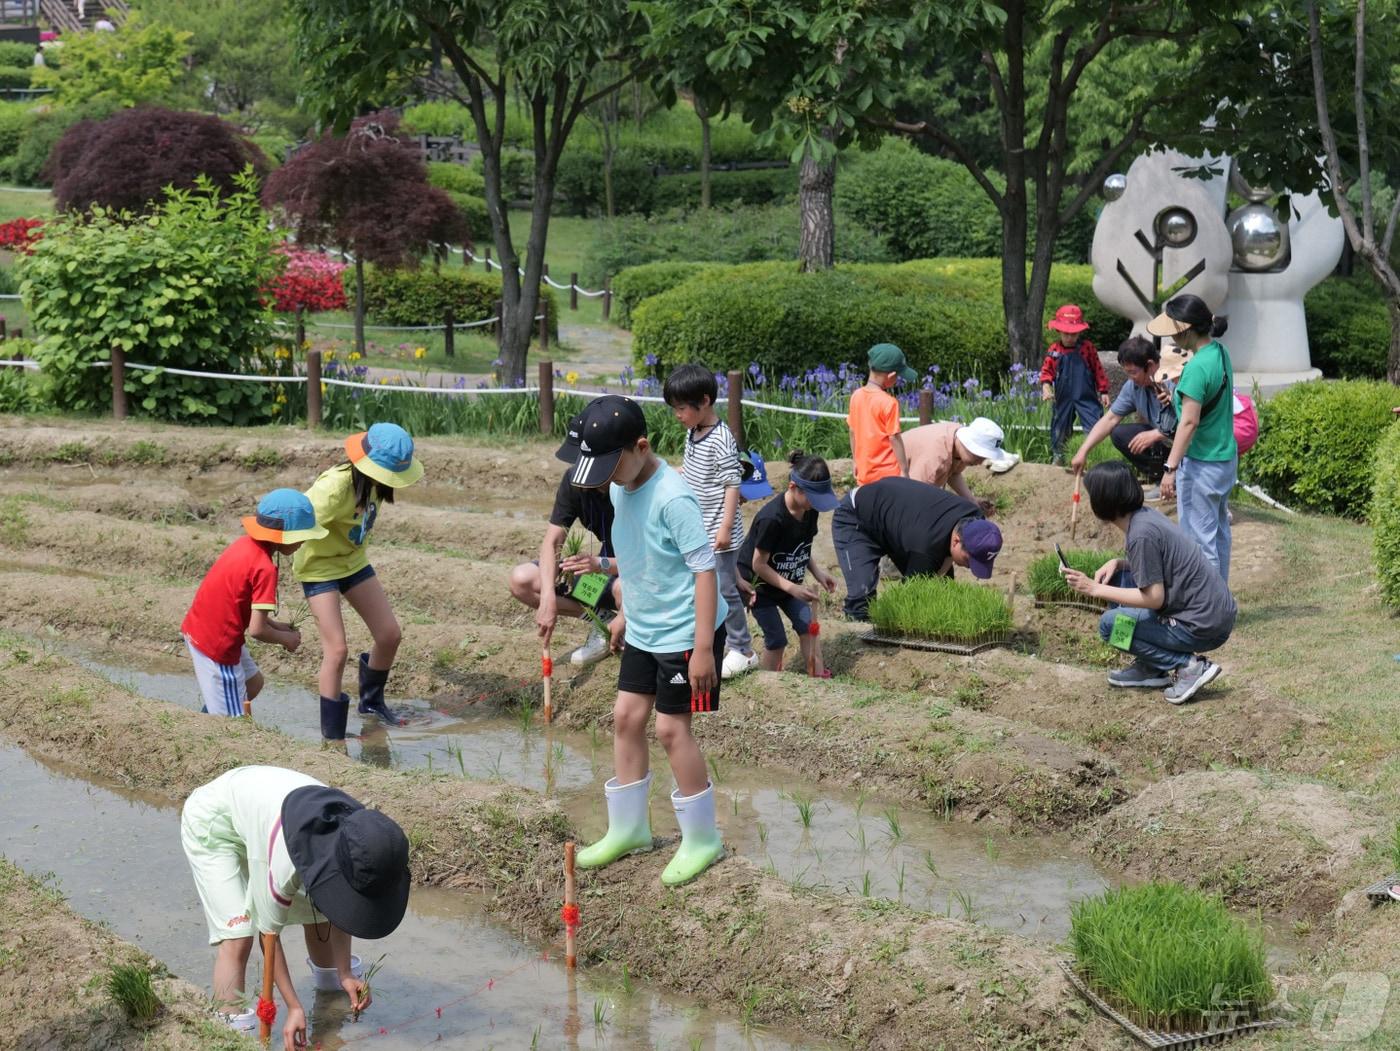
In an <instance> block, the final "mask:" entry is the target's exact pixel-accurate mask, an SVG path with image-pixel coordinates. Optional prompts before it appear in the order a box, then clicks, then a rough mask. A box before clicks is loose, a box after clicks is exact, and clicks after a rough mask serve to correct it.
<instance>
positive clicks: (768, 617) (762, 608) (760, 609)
mask: <svg viewBox="0 0 1400 1051" xmlns="http://www.w3.org/2000/svg"><path fill="white" fill-rule="evenodd" d="M779 610H782V611H783V612H784V613H786V614H787V618H788V622H789V623H790V624H792V630H793V631H795V632H797V634H798V637H799V638H800V637H801V636H803V635H806V634H807V633H808V632H809V631H810V630H811V628H812V607H811V605H810V604H808V603H806V602H803V601H802V600H801V599H800V598H795V597H794V596H792V595H789V594H788V593H787V592H785V591H784V592H779V593H777V594H772V593H770V592H769V591H768V589H767V588H764V589H763V590H762V591H760V592H759V596H758V601H757V602H755V603H754V606H753V619H754V620H756V621H758V626H759V627H760V628H761V629H763V648H764V649H765V650H785V649H787V632H786V631H784V630H783V618H782V617H781V616H779V614H778V611H779Z"/></svg>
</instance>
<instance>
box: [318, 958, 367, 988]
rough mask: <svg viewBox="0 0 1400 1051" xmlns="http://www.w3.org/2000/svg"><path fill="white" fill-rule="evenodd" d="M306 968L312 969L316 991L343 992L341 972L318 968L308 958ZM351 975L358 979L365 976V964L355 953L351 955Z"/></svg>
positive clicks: (330, 968) (333, 969) (328, 968)
mask: <svg viewBox="0 0 1400 1051" xmlns="http://www.w3.org/2000/svg"><path fill="white" fill-rule="evenodd" d="M306 966H308V967H310V968H311V977H312V979H314V980H315V983H316V991H317V992H321V993H338V992H342V991H343V988H344V987H343V986H342V985H341V984H340V972H339V971H337V970H336V969H335V968H334V967H317V966H316V965H315V964H314V963H312V962H311V957H309V956H308V957H307V958H306ZM350 973H351V974H352V975H354V976H355V977H356V978H363V977H364V976H365V968H364V964H363V963H361V962H360V958H359V957H358V956H356V955H355V954H354V953H351V954H350Z"/></svg>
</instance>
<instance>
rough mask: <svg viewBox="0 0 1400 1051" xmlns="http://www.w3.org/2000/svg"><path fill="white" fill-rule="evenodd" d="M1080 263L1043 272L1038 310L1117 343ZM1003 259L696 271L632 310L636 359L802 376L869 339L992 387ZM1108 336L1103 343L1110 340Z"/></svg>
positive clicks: (1120, 324) (999, 366)
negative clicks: (1071, 314)
mask: <svg viewBox="0 0 1400 1051" xmlns="http://www.w3.org/2000/svg"><path fill="white" fill-rule="evenodd" d="M1091 280H1092V271H1091V268H1090V267H1088V266H1079V265H1075V264H1069V263H1062V264H1057V265H1056V267H1055V268H1054V270H1053V271H1052V272H1051V277H1050V295H1051V298H1050V299H1049V300H1048V302H1047V309H1048V310H1053V308H1054V306H1055V305H1057V304H1058V303H1061V302H1077V303H1079V305H1080V306H1081V307H1083V308H1084V312H1085V315H1086V317H1089V318H1090V319H1091V324H1092V325H1093V326H1094V327H1093V329H1092V330H1091V331H1092V332H1093V334H1094V336H1095V339H1096V341H1098V340H1104V342H1105V344H1106V345H1111V346H1116V345H1117V339H1118V337H1119V334H1120V333H1121V334H1122V335H1126V334H1127V331H1128V327H1129V326H1128V323H1127V322H1125V321H1122V320H1121V319H1117V318H1112V317H1111V316H1110V315H1108V314H1107V311H1105V310H1104V309H1103V308H1102V307H1100V306H1099V305H1098V302H1097V301H1096V300H1094V299H1093V298H1092V292H1090V291H1089V288H1088V286H1089V283H1090V282H1091ZM1000 286H1001V279H1000V263H999V262H998V261H997V260H994V259H924V260H917V261H915V262H910V263H903V264H900V265H898V266H838V267H836V268H835V269H833V270H826V271H821V272H819V273H813V274H802V273H798V271H797V267H796V264H794V263H790V262H789V263H759V264H751V265H748V266H737V267H714V268H710V269H706V270H704V271H701V272H700V273H697V274H695V275H694V276H693V277H691V278H689V279H688V280H686V281H685V282H683V283H682V284H680V285H678V286H676V287H675V288H672V289H670V290H669V291H666V292H662V293H660V294H657V295H655V296H653V297H651V298H649V299H647V300H645V301H644V302H642V303H641V304H640V305H639V306H637V307H636V308H635V309H634V310H633V311H632V315H631V320H632V330H633V334H634V336H635V339H634V340H633V344H632V347H633V354H634V356H635V358H636V361H637V363H638V364H643V363H646V362H648V361H649V360H651V358H655V359H656V361H658V362H659V363H660V367H661V369H662V371H664V370H665V369H666V368H669V367H671V366H673V365H676V364H678V363H681V362H685V361H703V362H705V363H706V364H707V365H709V366H710V367H711V368H713V369H715V370H716V371H721V370H724V369H734V368H747V367H748V366H749V363H750V362H757V363H759V364H760V365H761V366H763V367H764V368H766V369H768V370H769V371H770V372H789V373H793V374H800V373H801V372H803V371H805V370H806V369H809V368H815V367H817V366H818V365H826V366H830V365H831V364H832V363H834V362H843V361H859V360H861V359H863V358H864V356H865V352H866V350H868V349H869V347H870V346H871V344H874V343H880V342H885V341H888V342H892V343H896V344H898V345H899V346H900V347H901V348H903V350H904V352H905V355H906V356H907V357H908V358H909V361H910V364H912V365H913V366H914V368H915V369H917V370H920V371H922V370H923V368H925V367H926V366H929V365H937V366H938V367H939V368H940V370H941V374H942V376H943V377H945V378H947V377H957V378H965V377H969V376H976V377H980V378H981V379H982V380H983V381H984V382H986V383H988V384H989V385H990V386H992V387H996V386H998V385H999V384H1000V383H1001V381H1002V377H1003V376H1004V375H1005V373H1006V371H1007V366H1008V364H1009V358H1008V351H1007V346H1008V341H1007V335H1006V316H1005V313H1004V312H1003V310H1002V305H1001V287H1000ZM1110 340H1111V341H1113V342H1112V343H1109V342H1108V341H1110Z"/></svg>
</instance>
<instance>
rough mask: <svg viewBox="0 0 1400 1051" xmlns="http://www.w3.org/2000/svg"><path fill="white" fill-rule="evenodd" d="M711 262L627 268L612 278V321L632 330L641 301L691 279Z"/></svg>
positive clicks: (649, 264)
mask: <svg viewBox="0 0 1400 1051" xmlns="http://www.w3.org/2000/svg"><path fill="white" fill-rule="evenodd" d="M714 265H715V264H714V263H643V264H642V265H641V266H629V267H627V268H626V269H625V270H623V271H622V272H621V273H619V274H618V275H617V276H616V277H614V278H613V279H612V320H613V323H614V324H616V325H617V326H619V327H620V328H631V327H632V312H633V311H634V310H636V309H637V304H638V303H640V302H641V301H642V300H644V299H649V298H651V297H652V296H656V295H660V294H661V293H662V292H665V291H668V290H669V289H672V288H675V287H676V286H677V285H679V284H683V283H684V282H686V281H688V280H690V279H691V278H692V277H694V276H695V275H696V274H698V273H700V271H702V270H704V269H706V268H707V267H711V266H714Z"/></svg>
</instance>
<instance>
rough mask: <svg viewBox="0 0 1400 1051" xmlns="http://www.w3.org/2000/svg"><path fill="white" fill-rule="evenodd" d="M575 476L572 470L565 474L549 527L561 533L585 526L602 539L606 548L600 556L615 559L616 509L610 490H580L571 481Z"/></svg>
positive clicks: (555, 498) (550, 514)
mask: <svg viewBox="0 0 1400 1051" xmlns="http://www.w3.org/2000/svg"><path fill="white" fill-rule="evenodd" d="M573 475H574V469H573V468H572V467H570V468H569V469H568V470H567V471H565V472H564V477H563V478H562V479H561V480H560V482H559V488H558V489H557V490H556V491H555V493H554V510H553V511H551V512H550V513H549V524H550V525H556V526H558V527H559V528H560V529H568V528H569V527H570V526H571V525H573V524H574V523H575V522H582V523H583V528H585V529H587V530H588V531H589V532H590V533H592V534H593V535H594V536H596V537H597V538H598V542H599V543H600V544H602V545H603V546H602V547H601V549H599V551H598V554H600V555H608V556H612V555H614V554H615V552H614V551H613V547H612V526H613V505H612V500H611V499H609V497H608V492H607V490H606V489H580V488H579V487H578V486H576V485H573V484H572V483H571V482H570V481H569V480H570V479H571V478H572V477H573Z"/></svg>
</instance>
